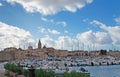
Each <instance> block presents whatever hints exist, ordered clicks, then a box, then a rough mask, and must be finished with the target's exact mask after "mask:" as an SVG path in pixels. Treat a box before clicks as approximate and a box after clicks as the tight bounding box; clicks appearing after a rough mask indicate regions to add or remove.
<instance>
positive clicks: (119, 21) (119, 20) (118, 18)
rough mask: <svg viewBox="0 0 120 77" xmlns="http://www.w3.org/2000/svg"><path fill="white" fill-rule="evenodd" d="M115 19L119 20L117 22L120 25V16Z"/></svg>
mask: <svg viewBox="0 0 120 77" xmlns="http://www.w3.org/2000/svg"><path fill="white" fill-rule="evenodd" d="M114 20H115V21H116V22H117V24H119V25H120V17H117V18H115V19H114Z"/></svg>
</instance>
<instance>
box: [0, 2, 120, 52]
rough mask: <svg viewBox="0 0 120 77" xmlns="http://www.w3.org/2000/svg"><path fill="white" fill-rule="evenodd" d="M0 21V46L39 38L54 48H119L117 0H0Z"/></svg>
mask: <svg viewBox="0 0 120 77" xmlns="http://www.w3.org/2000/svg"><path fill="white" fill-rule="evenodd" d="M0 22H1V23H0V26H1V28H0V30H1V31H0V40H2V42H1V43H4V44H3V45H1V46H0V47H1V49H3V48H6V47H11V46H14V47H19V46H21V47H23V45H26V44H28V43H31V45H33V46H34V47H36V43H37V42H38V39H40V40H41V41H42V43H43V45H46V46H48V47H54V48H56V49H61V48H63V47H62V46H64V49H69V50H70V49H74V50H76V49H78V48H79V49H80V48H81V49H87V50H90V49H91V50H92V49H93V47H94V49H112V47H111V46H114V47H115V48H116V49H119V44H120V36H119V32H120V1H119V0H114V1H113V0H51V1H49V0H29V1H27V0H20V1H19V0H1V1H0ZM6 30H7V31H6ZM8 36H9V37H8ZM6 38H7V39H6ZM20 38H22V39H20ZM6 40H7V41H6ZM14 42H15V43H14ZM78 42H79V43H78ZM78 44H79V45H78ZM83 44H84V46H85V47H84V48H83ZM78 46H79V47H78Z"/></svg>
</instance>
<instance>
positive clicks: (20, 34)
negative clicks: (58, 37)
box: [0, 22, 34, 49]
mask: <svg viewBox="0 0 120 77" xmlns="http://www.w3.org/2000/svg"><path fill="white" fill-rule="evenodd" d="M33 42H34V39H33V38H32V36H31V34H30V33H29V32H28V31H25V30H23V29H20V28H18V27H14V26H11V25H8V24H6V23H3V22H0V48H1V49H3V48H6V47H19V45H20V44H22V45H24V44H26V43H33Z"/></svg>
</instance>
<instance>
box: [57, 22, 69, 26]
mask: <svg viewBox="0 0 120 77" xmlns="http://www.w3.org/2000/svg"><path fill="white" fill-rule="evenodd" d="M57 24H58V25H63V27H65V26H66V25H67V23H66V22H65V21H59V22H57Z"/></svg>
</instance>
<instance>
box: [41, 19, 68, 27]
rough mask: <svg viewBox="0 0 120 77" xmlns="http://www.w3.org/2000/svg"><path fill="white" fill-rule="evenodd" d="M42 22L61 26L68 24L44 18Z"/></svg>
mask: <svg viewBox="0 0 120 77" xmlns="http://www.w3.org/2000/svg"><path fill="white" fill-rule="evenodd" d="M41 20H42V21H44V22H48V23H51V24H53V25H60V26H63V27H65V26H67V23H66V22H65V21H54V20H53V19H50V20H49V19H47V18H44V17H41Z"/></svg>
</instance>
